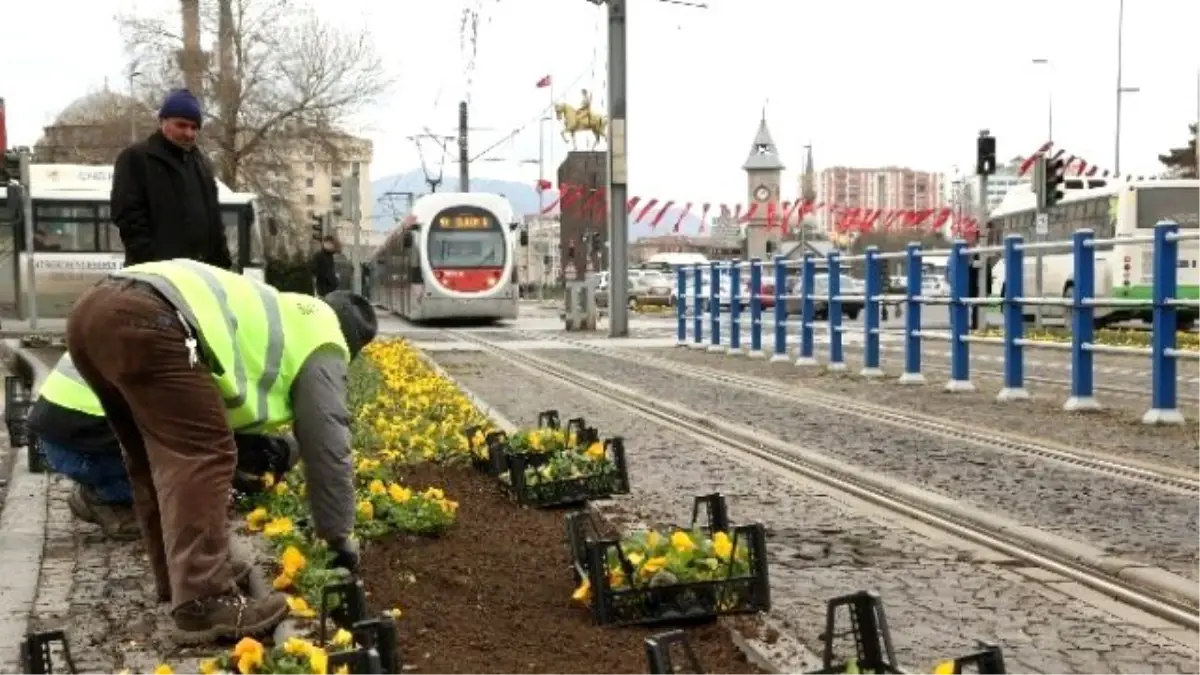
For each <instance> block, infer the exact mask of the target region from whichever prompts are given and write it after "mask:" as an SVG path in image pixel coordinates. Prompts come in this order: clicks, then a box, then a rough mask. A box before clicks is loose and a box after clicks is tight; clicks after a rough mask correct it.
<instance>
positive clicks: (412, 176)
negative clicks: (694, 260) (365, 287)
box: [371, 169, 700, 239]
mask: <svg viewBox="0 0 1200 675" xmlns="http://www.w3.org/2000/svg"><path fill="white" fill-rule="evenodd" d="M457 189H458V176H450V175H449V174H447V175H446V176H445V178H444V182H443V183H442V184H441V185H440V186H438V191H444V192H454V191H456V190H457ZM428 190H429V188H428V186H427V185H426V184H425V174H424V173H422V172H421V170H420V169H417V170H414V171H409V172H407V173H399V174H393V175H390V176H384V177H382V178H379V179H377V180H375V181H372V182H371V194H372V196H373V198H374V202H375V208H374V212H373V213H374V216H373V217H372V222H371V229H373V230H376V231H378V232H386V231H388V230H390V229H392V227H394V226H395V221H394V219H393V216H392V213H391V212H390V211H389V210H388V208H387V205H386V200H384V198H383V195H384V194H385V193H387V192H412V193H415V194H422V193H425V192H427V191H428ZM471 191H472V192H491V193H494V194H502V195H504V196H505V197H507V198H508V201H509V202H510V203H512V205H513V211H514V212H515V213H516V214H518V215H525V214H530V213H537V212H538V193H537V190H536V189H534V186H533V185H527V184H525V183H517V182H514V181H509V180H497V179H493V178H477V177H472V178H471ZM544 199H545V202H546V203H547V204H551V203H553V202H554V200H555V199H558V191H557V190H547V191H546V192H545V197H544ZM393 201H394V202H395V203H396V207H397V208H399V209H401V210H402V209H403V208H404V205H403V204H404V198H403V197H400V198H394V199H393ZM557 212H558V209H557V208H555V210H554V213H557ZM678 217H679V209H672V211H671V213H669V214H668V215H667V217H666V218H663V222H665V223H667V225H666V226H665V227H664V226H663V224H662V223H660V224H659V226H658V227H657V228H651V227H650V225H649V224H648V223H635V224H633V225H632V226H631V227H630V231H629V238H630V239H640V238H641V237H651V236H654V235H656V234H657V235H662V234H669V232H668V228H670V227H671V225H673V224H674V223H675V218H678ZM699 226H700V219H699V218H697V217H696V216H695V215H689V216H688V217H687V218H685V219H684V221H683V225H682V227H681V229H682V231H683V232H684V233H687V234H694V233H695V232H696V231H697V230H698V229H699Z"/></svg>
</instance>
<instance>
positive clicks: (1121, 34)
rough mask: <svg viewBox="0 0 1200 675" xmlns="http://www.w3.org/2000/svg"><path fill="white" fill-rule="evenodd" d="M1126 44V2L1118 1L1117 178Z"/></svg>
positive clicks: (1119, 159)
mask: <svg viewBox="0 0 1200 675" xmlns="http://www.w3.org/2000/svg"><path fill="white" fill-rule="evenodd" d="M1124 42H1125V0H1117V120H1116V138H1115V139H1114V141H1113V142H1114V145H1115V146H1116V147H1115V148H1114V150H1113V173H1115V174H1116V175H1117V176H1120V175H1121V97H1122V96H1124V95H1125V88H1124V86H1123V85H1122V83H1121V79H1122V75H1123V74H1124V73H1123V71H1124V70H1125V68H1124V65H1125V64H1124V56H1125V55H1124V54H1123V53H1122V49H1123V47H1124Z"/></svg>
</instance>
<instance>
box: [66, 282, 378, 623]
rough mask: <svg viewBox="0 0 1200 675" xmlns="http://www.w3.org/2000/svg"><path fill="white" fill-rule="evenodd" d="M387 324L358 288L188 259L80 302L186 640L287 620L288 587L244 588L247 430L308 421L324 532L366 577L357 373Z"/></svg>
mask: <svg viewBox="0 0 1200 675" xmlns="http://www.w3.org/2000/svg"><path fill="white" fill-rule="evenodd" d="M375 331H376V319H375V311H374V309H373V308H372V307H371V305H370V304H369V303H368V302H367V301H366V300H365V299H363V298H362V297H360V296H358V295H355V294H353V293H349V292H346V291H335V292H333V293H330V294H329V295H327V296H325V297H324V298H323V299H318V298H313V297H312V296H306V295H299V294H294V293H280V292H279V291H276V290H275V289H274V288H271V287H269V286H267V285H265V284H263V283H261V282H258V281H255V280H253V279H250V278H248V277H244V276H241V275H238V274H235V273H233V272H228V271H226V270H222V269H219V268H216V267H212V266H209V265H205V264H203V263H198V262H194V261H191V260H182V259H180V260H169V261H162V262H151V263H144V264H140V265H133V266H131V267H126V268H124V269H121V270H119V271H117V272H114V273H112V274H111V275H109V277H108V278H107V279H105V280H103V281H101V282H99V283H98V284H96V286H94V287H93V288H91V289H89V290H88V291H87V292H86V293H84V294H83V296H82V297H80V298H79V300H78V301H77V302H76V303H75V306H74V307H73V308H72V309H71V313H70V315H69V316H68V317H67V344H68V347H69V349H70V353H71V360H72V361H73V363H74V364H75V367H76V368H77V369H78V371H79V373H80V374H81V375H82V376H83V379H84V380H85V381H86V382H87V383H88V385H89V386H90V387H91V389H92V391H94V392H95V393H96V395H97V397H99V399H100V401H101V403H102V405H103V407H104V412H105V413H106V416H107V418H108V422H109V425H110V426H111V427H112V429H113V431H114V432H115V433H116V436H117V438H118V440H120V443H121V448H122V450H123V452H124V453H125V465H126V468H127V469H128V471H129V477H130V479H131V481H132V484H133V504H134V510H135V512H136V514H137V519H138V523H139V525H140V526H141V530H142V537H143V539H144V541H145V544H146V551H147V555H148V557H149V559H150V563H151V567H152V568H153V570H154V578H155V585H156V588H157V590H158V592H159V595H160V596H163V597H169V598H170V599H171V614H172V617H173V619H174V621H175V625H176V628H177V629H178V633H179V635H178V639H179V641H180V642H183V643H186V644H195V643H198V642H208V641H213V640H217V639H222V638H233V639H236V638H239V637H242V636H247V635H257V634H261V633H263V632H265V631H268V630H270V629H271V628H273V627H274V626H275V625H276V624H278V623H279V622H280V621H282V620H283V619H284V618H285V617H286V616H287V613H288V605H287V599H286V596H284V595H283V594H281V593H272V594H270V595H268V596H267V597H264V598H260V599H257V600H251V599H248V598H245V597H243V596H242V595H241V594H240V593H239V592H238V590H237V588H236V586H235V584H234V583H233V579H232V571H231V569H230V564H229V552H228V549H229V540H228V533H227V530H226V528H227V526H228V513H227V506H228V497H229V488H230V485H231V483H232V481H233V479H234V474H235V470H236V465H237V448H236V445H235V442H234V434H233V432H234V430H238V431H242V432H251V431H253V432H264V431H270V430H271V429H275V428H278V427H279V426H281V425H283V424H287V423H289V422H294V424H293V426H294V433H295V436H296V442H297V444H298V447H299V454H300V459H301V460H303V464H304V471H305V478H306V480H307V495H308V499H309V506H310V509H311V511H312V520H313V527H314V531H315V533H316V535H317V536H318V537H320V538H321V539H323V540H324V541H325V542H326V543H327V545H328V546H329V548H330V550H331V551H332V552H333V554H334V560H333V564H334V565H335V566H338V567H344V568H346V569H349V570H350V571H352V572H353V571H355V570H356V569H357V566H358V548H357V544H356V542H355V541H354V539H353V537H352V533H353V527H354V507H355V503H354V482H353V465H352V461H351V459H352V458H351V451H350V428H349V425H350V414H349V412H348V410H347V402H346V378H347V376H348V365H349V363H350V360H351V359H352V358H354V357H355V356H356V355H357V354H358V353H359V351H361V350H362V348H363V347H364V346H366V345H367V344H368V343H369V342H370V341H371V340H373V339H374V337H375Z"/></svg>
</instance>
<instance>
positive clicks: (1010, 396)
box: [996, 387, 1029, 403]
mask: <svg viewBox="0 0 1200 675" xmlns="http://www.w3.org/2000/svg"><path fill="white" fill-rule="evenodd" d="M1028 400H1029V390H1028V389H1026V388H1025V387H1005V388H1003V389H1001V390H1000V393H999V394H996V401H997V402H999V403H1008V402H1010V401H1028Z"/></svg>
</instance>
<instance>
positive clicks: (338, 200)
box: [329, 176, 342, 220]
mask: <svg viewBox="0 0 1200 675" xmlns="http://www.w3.org/2000/svg"><path fill="white" fill-rule="evenodd" d="M329 185H330V187H329V204H330V207H331V208H332V210H333V217H334V218H337V219H338V220H341V219H342V178H341V176H334V177H333V179H331V180H330V181H329Z"/></svg>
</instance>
